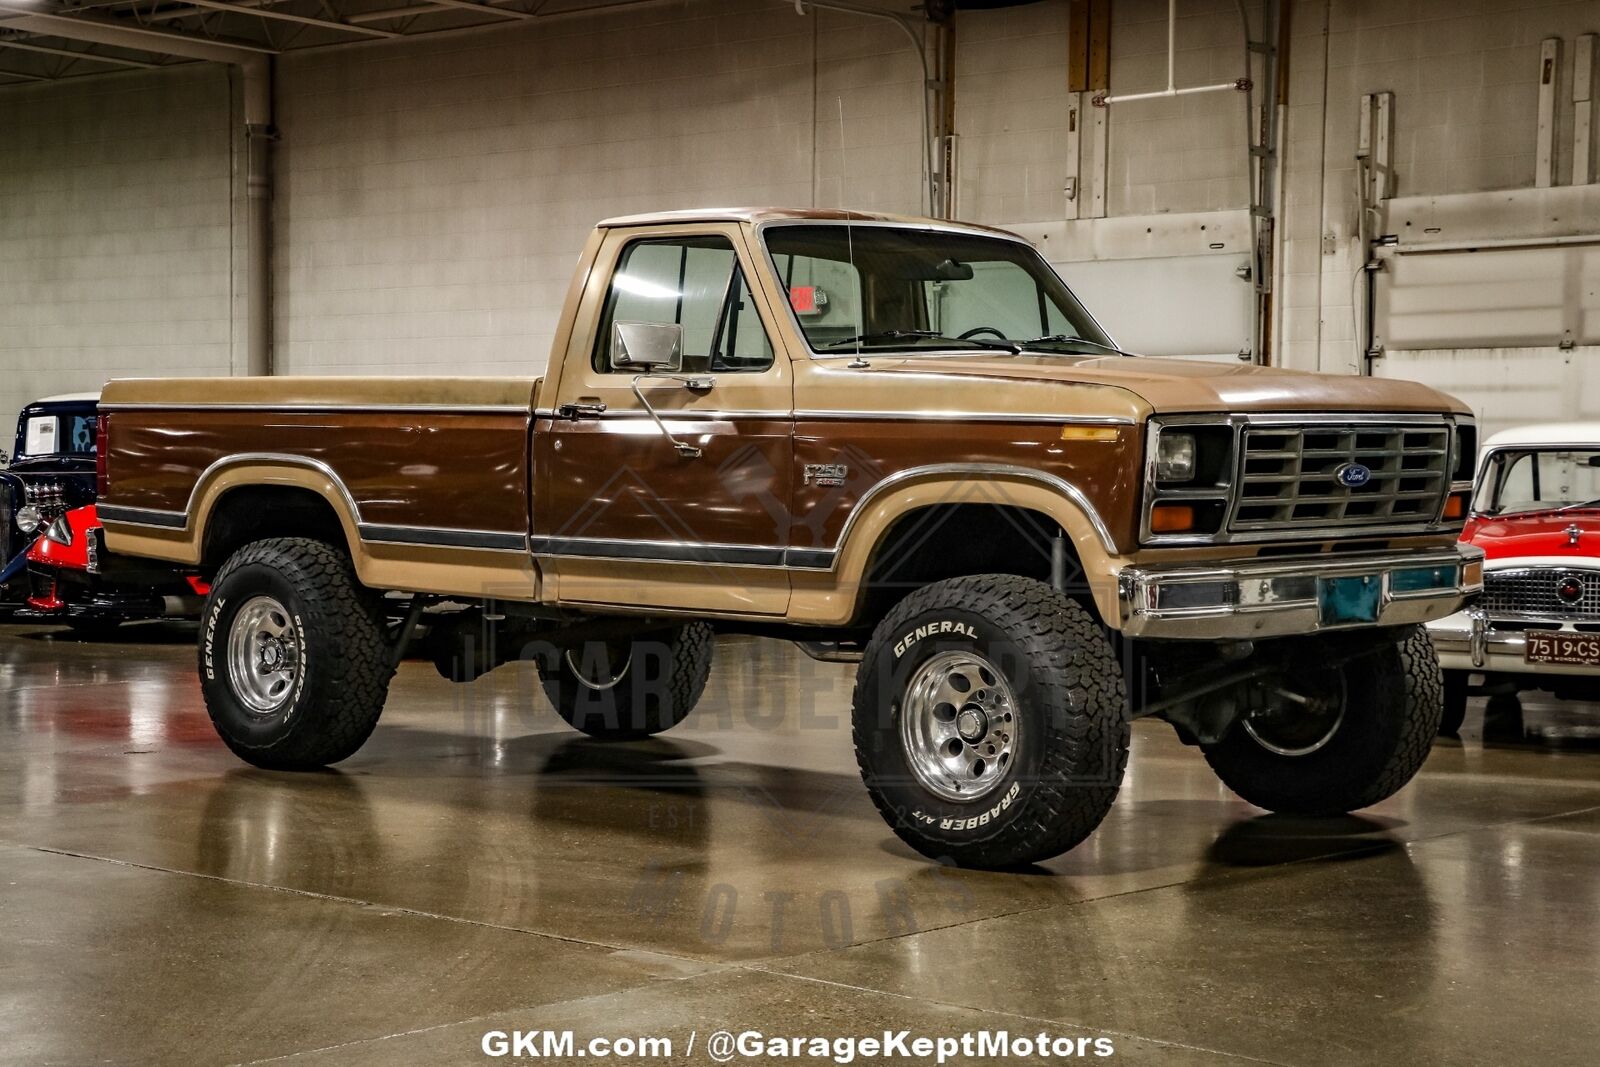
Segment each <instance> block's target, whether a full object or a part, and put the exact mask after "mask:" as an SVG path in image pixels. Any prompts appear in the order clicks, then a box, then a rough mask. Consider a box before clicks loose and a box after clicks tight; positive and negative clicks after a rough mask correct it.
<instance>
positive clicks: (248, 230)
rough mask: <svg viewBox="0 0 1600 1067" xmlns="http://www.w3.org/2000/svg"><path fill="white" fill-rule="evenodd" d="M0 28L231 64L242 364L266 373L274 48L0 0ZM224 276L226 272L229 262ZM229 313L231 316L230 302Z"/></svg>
mask: <svg viewBox="0 0 1600 1067" xmlns="http://www.w3.org/2000/svg"><path fill="white" fill-rule="evenodd" d="M0 25H4V26H5V28H7V29H12V30H24V31H27V32H31V33H39V34H45V35H48V36H51V37H65V38H67V39H69V40H75V41H85V42H88V43H91V44H104V45H110V46H112V47H114V48H132V49H136V50H138V51H142V52H154V53H157V54H160V55H171V56H180V57H182V58H185V59H199V60H205V61H208V62H212V63H227V64H231V65H232V66H234V67H237V68H238V69H239V72H240V76H241V81H242V89H243V92H242V96H243V100H244V116H243V118H244V123H243V125H244V154H245V205H246V206H245V213H246V214H245V234H246V237H245V257H246V258H245V263H246V266H245V366H246V368H247V370H248V372H249V373H250V374H271V373H272V251H271V249H272V245H271V241H272V156H271V146H272V143H273V142H274V141H275V140H276V139H277V131H276V130H275V129H274V127H273V124H272V54H273V49H270V48H264V47H261V46H258V45H252V44H248V43H244V42H238V41H231V40H209V39H205V38H199V37H191V36H189V35H187V34H183V33H175V32H173V31H171V30H165V29H155V28H154V27H149V26H138V25H124V24H122V23H119V22H113V21H111V20H109V19H102V18H98V17H95V16H90V15H74V16H66V15H59V14H55V13H52V12H39V11H35V10H32V9H30V8H25V7H21V6H19V5H17V4H15V3H8V2H6V0H0ZM228 269H229V271H230V273H231V272H232V270H233V265H232V263H229V266H228ZM229 313H230V314H231V313H232V308H231V307H230V309H229Z"/></svg>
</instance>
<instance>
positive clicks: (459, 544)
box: [356, 523, 528, 553]
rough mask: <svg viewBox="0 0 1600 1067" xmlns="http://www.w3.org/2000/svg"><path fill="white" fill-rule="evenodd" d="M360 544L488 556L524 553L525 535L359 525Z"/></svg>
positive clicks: (492, 531)
mask: <svg viewBox="0 0 1600 1067" xmlns="http://www.w3.org/2000/svg"><path fill="white" fill-rule="evenodd" d="M356 529H357V530H358V531H359V532H360V534H361V540H362V541H365V542H366V543H368V544H379V545H428V546H432V547H438V548H477V549H483V550H485V551H489V552H519V553H520V552H526V551H527V550H528V538H527V535H525V534H519V533H507V532H504V531H501V530H468V529H457V528H454V527H439V526H387V525H383V524H380V523H362V524H361V525H359V526H357V527H356Z"/></svg>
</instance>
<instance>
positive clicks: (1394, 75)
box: [0, 0, 1600, 425]
mask: <svg viewBox="0 0 1600 1067" xmlns="http://www.w3.org/2000/svg"><path fill="white" fill-rule="evenodd" d="M884 2H885V4H886V5H888V3H889V0H884ZM1259 6H1260V5H1259V0H1252V2H1251V3H1249V4H1247V7H1249V8H1250V10H1251V14H1252V17H1253V18H1260V11H1259ZM1290 8H1291V30H1292V39H1291V46H1290V52H1289V72H1290V85H1289V102H1288V105H1287V107H1286V108H1285V110H1284V113H1283V119H1284V127H1283V136H1284V144H1283V150H1284V171H1283V175H1282V177H1283V205H1282V206H1283V211H1282V214H1281V216H1280V220H1279V223H1280V235H1281V238H1282V246H1281V249H1280V256H1279V267H1280V276H1279V278H1278V279H1277V282H1278V288H1279V303H1278V307H1277V320H1276V331H1277V335H1276V339H1277V352H1278V361H1279V362H1280V363H1283V364H1285V365H1288V366H1292V367H1297V368H1305V369H1317V368H1320V369H1323V370H1330V371H1350V370H1354V369H1356V368H1357V367H1358V365H1359V361H1358V358H1357V353H1356V351H1355V347H1356V343H1355V324H1354V319H1353V314H1354V313H1353V311H1352V292H1353V286H1352V280H1353V275H1354V272H1355V270H1356V268H1357V267H1358V266H1359V264H1360V262H1361V255H1360V250H1359V249H1356V248H1355V247H1354V240H1353V234H1354V229H1355V210H1356V206H1355V197H1354V172H1353V167H1354V152H1355V137H1356V109H1357V107H1358V104H1359V100H1360V96H1361V94H1362V93H1365V92H1376V91H1383V90H1390V91H1393V92H1395V93H1396V109H1395V114H1396V173H1397V177H1398V189H1399V191H1400V193H1401V194H1402V195H1418V194H1448V193H1457V192H1467V191H1472V190H1483V189H1496V188H1502V187H1507V186H1512V187H1515V186H1524V185H1527V184H1530V183H1531V181H1532V169H1533V154H1534V143H1533V142H1534V107H1535V101H1536V88H1535V86H1536V82H1537V78H1538V67H1537V53H1538V44H1539V41H1540V39H1541V38H1543V37H1546V36H1557V37H1561V38H1563V39H1564V40H1566V41H1568V42H1570V41H1571V39H1572V38H1573V37H1574V36H1575V35H1577V34H1578V33H1582V32H1594V31H1597V30H1600V8H1597V7H1596V5H1595V4H1594V3H1593V0H1586V2H1560V0H1515V2H1503V0H1291V4H1290ZM895 9H896V10H899V8H895ZM1166 10H1167V5H1166V2H1165V0H1116V2H1115V3H1114V4H1113V25H1112V45H1111V48H1112V56H1111V82H1112V89H1113V91H1114V92H1119V93H1120V92H1137V91H1141V90H1147V89H1154V88H1159V87H1160V86H1161V85H1162V84H1163V83H1164V81H1165V62H1166V58H1165V48H1166ZM1179 12H1180V18H1179V27H1178V35H1179V51H1178V58H1177V80H1178V82H1179V84H1180V85H1188V84H1196V83H1212V82H1221V81H1227V80H1231V79H1232V78H1234V77H1237V76H1238V75H1239V74H1240V73H1241V67H1242V64H1243V45H1242V31H1241V27H1240V21H1239V15H1238V11H1237V8H1236V6H1235V4H1234V3H1233V0H1181V2H1180V6H1179ZM1067 24H1068V16H1067V3H1066V0H1046V2H1043V3H1038V4H1032V5H1028V6H1024V7H1016V8H1007V9H997V10H993V11H976V10H974V11H964V12H962V13H961V14H959V15H958V16H957V21H956V34H957V88H956V105H957V106H956V128H957V131H958V133H959V134H960V138H961V141H960V143H961V155H960V160H961V170H960V181H959V197H960V199H959V202H960V207H961V214H962V215H964V216H965V217H967V218H970V219H972V220H974V221H979V222H989V223H997V224H1017V225H1025V224H1026V225H1033V224H1047V223H1050V224H1059V223H1060V222H1061V220H1062V219H1063V217H1064V216H1065V215H1066V214H1067V205H1066V200H1065V192H1064V186H1065V184H1066V178H1067V177H1068V174H1067V158H1066V102H1067V99H1068V97H1067V92H1066V70H1065V67H1066V50H1067ZM1569 55H1570V48H1569ZM1570 79H1571V64H1570V62H1564V63H1563V66H1562V84H1561V86H1560V87H1559V88H1558V99H1559V100H1560V101H1561V102H1562V104H1563V106H1561V107H1558V116H1559V122H1560V127H1561V128H1560V133H1559V137H1558V140H1559V142H1560V143H1561V144H1563V145H1565V144H1569V143H1570V139H1571V115H1570V108H1569V107H1567V106H1565V101H1566V100H1567V99H1569V98H1570ZM277 95H278V106H279V111H278V121H279V125H280V127H281V128H282V132H283V141H282V143H281V145H280V147H279V151H278V156H277V161H276V176H277V189H276V199H275V211H276V231H275V243H276V269H277V278H276V301H277V303H276V309H275V311H276V315H275V329H276V339H277V366H278V369H279V371H280V372H284V373H334V372H344V373H352V372H353V373H535V372H537V371H538V370H539V369H540V368H541V367H542V365H543V363H544V360H545V357H546V346H547V344H548V340H549V337H550V333H551V330H552V327H553V324H554V321H555V318H556V316H557V314H558V311H559V304H560V301H561V299H562V296H563V293H564V290H565V286H566V283H567V280H568V275H569V271H570V268H571V265H572V262H573V259H574V257H575V256H576V254H577V251H578V249H579V246H580V244H581V242H582V240H583V237H584V235H585V234H586V232H587V231H588V228H589V226H590V225H591V223H592V222H593V221H594V220H595V219H597V218H600V217H603V216H607V215H612V214H619V213H625V212H631V211H640V210H650V209H657V208H673V207H691V206H696V205H707V204H717V203H722V204H726V203H741V202H742V203H784V204H800V205H806V204H818V205H838V204H849V205H852V206H860V207H865V208H875V209H882V210H892V211H906V212H915V211H919V210H921V206H922V198H923V195H924V174H923V154H922V140H921V135H922V107H923V97H922V71H921V68H920V66H919V64H918V63H917V61H916V59H915V57H914V56H913V54H912V53H911V51H910V50H909V48H908V47H907V42H906V41H905V39H904V37H903V36H902V35H901V34H900V33H899V32H898V30H897V29H896V28H895V27H893V26H891V25H888V24H885V23H881V22H877V21H873V20H868V19H862V18H858V17H853V16H850V15H845V14H839V13H828V12H822V13H817V12H815V11H812V12H810V13H808V14H806V15H804V16H799V15H796V14H795V13H794V10H793V8H792V7H790V6H788V5H785V4H780V3H776V2H773V0H695V2H692V3H691V2H685V3H683V4H674V5H667V6H662V7H657V8H649V9H644V10H639V11H631V12H629V11H623V12H611V13H603V14H597V15H595V16H593V17H590V18H586V19H577V20H571V21H562V22H556V23H550V24H544V25H540V24H535V25H532V26H527V27H518V26H507V27H500V28H496V29H495V30H493V31H491V32H485V33H481V34H473V35H462V36H455V37H446V38H439V39H436V40H433V41H427V40H423V41H417V42H405V43H397V44H396V43H384V44H381V45H376V46H362V47H357V48H350V49H343V50H332V51H325V52H308V53H299V54H295V53H290V54H287V55H285V56H284V57H282V59H281V60H280V62H279V85H278V94H277ZM231 99H232V93H231V92H230V89H229V85H228V81H227V76H226V73H225V72H224V71H223V70H221V69H219V68H214V67H201V66H197V65H196V66H185V67H182V68H179V69H174V70H171V71H158V72H151V73H148V74H146V73H138V74H122V75H113V76H106V77H97V78H93V79H85V80H81V81H66V82H63V83H61V84H59V85H48V86H36V87H25V88H6V89H5V90H3V91H0V164H3V165H0V204H3V205H4V210H3V211H0V425H3V424H6V423H9V421H10V418H11V413H12V412H13V411H14V410H15V409H16V407H17V406H18V405H19V404H20V403H21V402H22V401H23V400H24V399H26V398H30V397H32V396H36V395H39V394H42V393H47V392H54V391H59V390H63V389H68V388H78V387H92V386H93V385H94V384H96V383H98V382H99V381H100V380H103V379H104V378H106V377H109V376H112V375H118V374H176V373H184V374H191V373H192V374H224V373H228V372H229V371H230V370H233V369H235V368H237V367H238V366H239V364H240V363H241V362H242V360H241V359H240V358H239V353H238V345H237V344H236V343H231V342H230V307H229V305H230V293H229V289H230V280H229V270H228V265H229V261H230V244H229V242H230V230H231V228H232V224H231V222H230V216H231V215H232V214H233V211H232V208H231V203H232V201H231V200H230V194H231V195H237V192H238V190H237V186H236V184H234V183H233V181H232V179H231V178H230V154H229V153H230V138H231V137H232V135H233V131H232V129H231V126H232V121H231V120H230V106H231V105H230V101H231ZM1109 129H1110V133H1109V152H1108V158H1107V175H1108V187H1107V209H1108V213H1109V214H1110V215H1111V216H1113V217H1118V216H1121V217H1124V218H1142V217H1147V216H1151V215H1158V214H1169V213H1170V214H1173V215H1183V214H1185V213H1190V212H1200V213H1206V212H1217V213H1224V212H1231V213H1234V214H1235V215H1236V214H1237V212H1238V211H1239V210H1240V209H1242V208H1243V207H1244V206H1245V205H1246V203H1247V190H1246V186H1245V177H1244V176H1245V160H1244V151H1243V143H1244V132H1245V116H1244V102H1243V99H1242V97H1241V96H1240V95H1238V94H1234V93H1227V92H1223V93H1215V94H1207V95H1202V96H1194V97H1187V98H1181V99H1178V100H1153V101H1145V102H1137V103H1126V104H1120V105H1113V108H1112V111H1111V113H1110V127H1109ZM1086 140H1087V138H1086ZM1087 147H1088V146H1087V145H1086V146H1085V148H1086V152H1087ZM1557 169H1558V172H1559V173H1561V174H1563V175H1564V174H1566V173H1568V172H1569V171H1570V159H1569V158H1566V157H1565V156H1563V157H1562V158H1561V159H1559V160H1558V166H1557ZM1562 180H1564V178H1563V179H1562ZM1068 225H1078V224H1068ZM234 243H235V244H237V232H236V231H234ZM1143 254H1144V255H1145V256H1146V257H1147V258H1145V259H1142V260H1141V261H1140V263H1141V264H1142V266H1141V270H1140V273H1139V278H1140V279H1141V283H1140V284H1139V285H1138V286H1134V287H1131V288H1133V289H1136V290H1137V291H1129V292H1125V293H1124V292H1123V290H1127V289H1130V287H1129V286H1121V287H1120V288H1117V287H1113V291H1112V293H1111V295H1110V297H1109V298H1106V299H1105V301H1104V306H1097V308H1096V311H1097V312H1098V313H1100V314H1101V315H1102V317H1104V318H1105V319H1107V321H1108V322H1110V321H1114V320H1115V319H1116V317H1117V316H1118V315H1119V314H1121V313H1123V312H1127V313H1128V315H1129V316H1130V318H1132V317H1138V318H1142V319H1146V320H1148V317H1149V316H1151V315H1159V314H1160V313H1161V309H1162V308H1163V307H1164V306H1167V305H1164V304H1163V301H1162V300H1161V299H1160V293H1161V290H1162V289H1163V287H1169V288H1172V289H1173V290H1174V291H1176V290H1178V289H1180V288H1183V287H1185V286H1190V287H1192V286H1193V276H1192V270H1190V267H1192V266H1193V263H1190V262H1189V261H1180V260H1174V261H1173V263H1174V266H1173V269H1172V273H1171V275H1170V276H1166V275H1163V274H1162V273H1161V271H1160V270H1158V269H1156V268H1155V267H1153V266H1152V264H1156V265H1159V263H1161V262H1162V261H1161V260H1160V259H1159V258H1155V259H1152V258H1148V257H1149V256H1151V255H1153V253H1150V252H1148V251H1147V252H1145V253H1143ZM1052 258H1060V257H1059V256H1053V257H1052ZM1097 258H1098V259H1100V260H1104V259H1105V258H1106V257H1105V256H1104V255H1103V254H1102V255H1100V256H1098V257H1097ZM1098 266H1099V268H1104V269H1109V268H1108V267H1106V264H1105V263H1103V262H1102V263H1100V264H1099V265H1098ZM1111 266H1115V264H1112V265H1111ZM1212 266H1214V267H1215V269H1216V270H1221V271H1224V272H1225V273H1227V274H1228V275H1230V277H1231V271H1232V265H1231V261H1228V260H1226V259H1225V258H1223V257H1218V261H1217V263H1216V264H1214V265H1208V266H1207V267H1206V269H1208V270H1209V269H1212ZM1068 267H1069V276H1070V274H1071V270H1070V264H1068ZM1102 273H1104V270H1102ZM1108 276H1109V275H1108ZM1229 284H1231V282H1229ZM1218 286H1219V287H1223V283H1222V282H1220V281H1219V282H1218ZM1223 288H1225V287H1223ZM1221 291H1222V288H1219V289H1218V292H1219V293H1220V292H1221ZM1241 291H1242V290H1241ZM1119 303H1122V304H1126V306H1125V307H1119V306H1118V305H1119ZM1170 306H1171V307H1172V308H1173V309H1174V310H1173V311H1172V312H1171V314H1173V315H1175V316H1176V315H1179V314H1180V311H1179V310H1177V309H1179V308H1180V307H1181V306H1182V305H1181V302H1179V301H1173V302H1170ZM1171 325H1181V323H1176V322H1175V323H1174V324H1171ZM1167 333H1168V334H1169V335H1171V336H1182V333H1181V331H1180V332H1178V333H1173V331H1171V330H1168V331H1167ZM235 336H236V326H235ZM1125 339H1129V338H1126V337H1125ZM1211 347H1213V348H1218V351H1219V352H1222V351H1224V350H1223V349H1222V348H1220V347H1219V346H1218V344H1216V343H1212V344H1211Z"/></svg>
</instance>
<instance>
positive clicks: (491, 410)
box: [100, 383, 533, 416]
mask: <svg viewBox="0 0 1600 1067" xmlns="http://www.w3.org/2000/svg"><path fill="white" fill-rule="evenodd" d="M528 389H529V392H530V393H531V392H532V389H533V386H532V383H529V386H528ZM100 410H101V411H102V412H117V411H225V412H252V413H257V414H268V415H320V414H325V413H329V412H338V413H341V414H348V415H524V416H526V415H531V414H532V409H530V408H528V407H525V406H522V405H518V404H476V405H475V404H338V403H308V404H231V403H220V402H219V403H209V402H207V401H204V400H197V401H194V402H193V403H185V404H176V403H149V404H146V403H138V402H133V403H126V404H101V405H100Z"/></svg>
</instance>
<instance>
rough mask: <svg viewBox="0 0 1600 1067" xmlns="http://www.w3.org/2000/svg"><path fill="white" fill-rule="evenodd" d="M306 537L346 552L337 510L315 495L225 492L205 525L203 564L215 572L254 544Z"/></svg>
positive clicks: (248, 489) (251, 489) (265, 489)
mask: <svg viewBox="0 0 1600 1067" xmlns="http://www.w3.org/2000/svg"><path fill="white" fill-rule="evenodd" d="M273 537H308V538H311V539H313V540H316V541H323V542H325V543H327V544H330V545H333V546H334V547H335V548H338V549H339V550H341V551H344V550H346V549H347V548H348V545H347V543H346V541H345V534H344V526H343V524H342V523H340V521H339V514H338V512H336V511H334V510H333V505H332V504H329V503H328V502H327V501H326V500H324V499H323V498H322V497H321V496H319V495H318V494H317V493H314V492H312V491H311V490H310V489H297V488H294V487H293V486H277V485H272V486H262V485H252V486H242V487H240V488H238V489H230V490H228V492H227V493H225V494H223V497H222V499H220V500H218V501H217V503H216V505H215V506H214V507H213V508H212V510H211V517H210V519H209V520H208V521H207V522H206V533H205V541H204V544H203V546H202V549H201V557H200V561H201V566H202V567H203V568H204V569H205V570H206V571H208V572H215V571H216V569H217V568H219V567H221V566H222V564H223V563H225V562H227V559H228V557H229V556H231V555H233V554H234V553H235V552H237V551H238V550H239V549H241V548H243V547H244V546H245V545H247V544H250V543H251V542H252V541H264V540H266V539H268V538H273Z"/></svg>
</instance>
